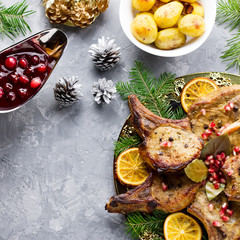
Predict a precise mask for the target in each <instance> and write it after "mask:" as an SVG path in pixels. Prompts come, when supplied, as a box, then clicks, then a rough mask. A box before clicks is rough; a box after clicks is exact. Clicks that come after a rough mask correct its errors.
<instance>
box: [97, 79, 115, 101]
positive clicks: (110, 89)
mask: <svg viewBox="0 0 240 240" xmlns="http://www.w3.org/2000/svg"><path fill="white" fill-rule="evenodd" d="M116 92H117V91H116V88H115V86H114V84H113V81H112V80H108V81H107V80H106V78H102V79H99V80H98V82H95V83H94V84H93V88H92V94H93V96H94V99H95V101H96V102H97V103H98V104H100V103H102V102H105V103H107V104H109V103H110V102H111V100H112V99H113V98H115V97H116Z"/></svg>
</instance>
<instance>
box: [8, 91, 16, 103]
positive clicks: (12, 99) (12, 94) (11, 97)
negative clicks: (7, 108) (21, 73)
mask: <svg viewBox="0 0 240 240" xmlns="http://www.w3.org/2000/svg"><path fill="white" fill-rule="evenodd" d="M7 99H8V100H10V101H11V102H13V101H14V100H15V99H16V94H15V93H14V92H9V93H8V94H7Z"/></svg>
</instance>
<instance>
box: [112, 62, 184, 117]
mask: <svg viewBox="0 0 240 240" xmlns="http://www.w3.org/2000/svg"><path fill="white" fill-rule="evenodd" d="M175 78H176V75H175V74H172V73H167V72H164V73H162V74H161V75H160V77H159V78H155V77H154V76H153V73H152V72H151V70H150V69H149V68H148V67H146V66H145V65H144V64H143V63H142V62H140V61H135V66H134V67H133V68H132V69H131V71H130V81H129V82H122V81H121V82H118V83H117V85H116V88H117V91H118V93H119V94H120V96H121V97H122V99H123V100H127V99H128V96H129V95H131V94H135V95H136V96H137V97H138V99H139V100H140V101H141V102H142V103H143V104H144V105H145V106H146V107H147V108H148V109H149V110H150V111H152V112H153V113H155V114H157V115H159V116H162V117H165V118H173V119H176V118H179V117H180V118H181V117H183V116H184V114H182V116H180V115H179V114H180V113H183V112H178V113H176V112H175V111H173V108H172V106H171V104H170V101H169V100H168V97H167V96H168V95H169V94H171V93H173V92H174V84H173V82H174V80H175Z"/></svg>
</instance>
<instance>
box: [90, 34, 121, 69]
mask: <svg viewBox="0 0 240 240" xmlns="http://www.w3.org/2000/svg"><path fill="white" fill-rule="evenodd" d="M114 42H115V40H114V39H111V40H110V39H109V38H107V39H105V38H104V37H102V38H99V39H98V44H92V45H91V46H90V48H89V51H88V52H89V53H90V55H91V59H92V61H93V62H94V63H95V65H96V67H97V68H98V69H100V70H101V71H106V70H108V69H111V68H113V67H114V65H115V64H116V63H117V62H118V61H119V59H120V56H121V53H120V47H117V45H116V44H114Z"/></svg>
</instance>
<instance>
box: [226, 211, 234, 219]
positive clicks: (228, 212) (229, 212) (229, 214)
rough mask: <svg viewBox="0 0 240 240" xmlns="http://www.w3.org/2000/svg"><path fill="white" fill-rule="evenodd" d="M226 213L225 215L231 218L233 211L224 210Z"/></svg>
mask: <svg viewBox="0 0 240 240" xmlns="http://www.w3.org/2000/svg"><path fill="white" fill-rule="evenodd" d="M226 213H227V215H228V216H230V217H231V216H232V215H233V210H231V209H227V210H226Z"/></svg>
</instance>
